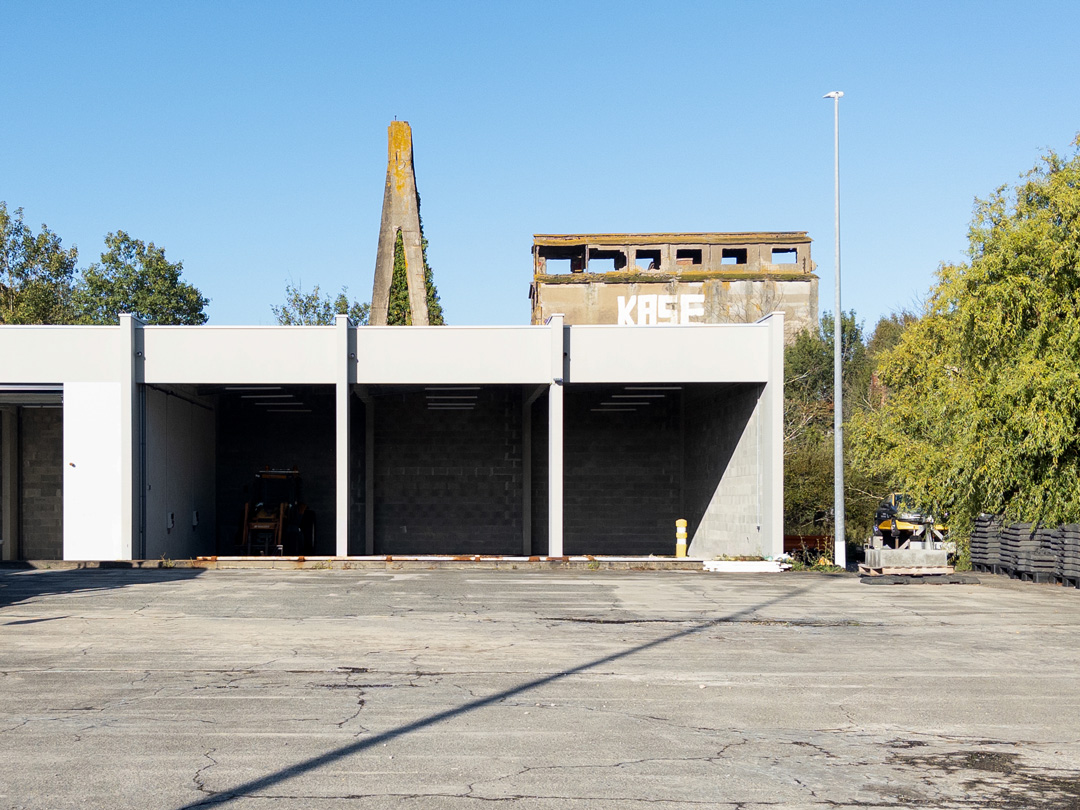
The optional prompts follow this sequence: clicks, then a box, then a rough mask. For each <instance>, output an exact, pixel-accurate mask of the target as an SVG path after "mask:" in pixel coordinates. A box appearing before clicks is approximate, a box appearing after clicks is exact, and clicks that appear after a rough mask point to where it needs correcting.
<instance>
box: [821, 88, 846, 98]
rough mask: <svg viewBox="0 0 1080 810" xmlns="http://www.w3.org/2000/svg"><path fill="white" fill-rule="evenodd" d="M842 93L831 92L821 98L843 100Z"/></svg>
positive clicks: (840, 91)
mask: <svg viewBox="0 0 1080 810" xmlns="http://www.w3.org/2000/svg"><path fill="white" fill-rule="evenodd" d="M843 97H844V92H843V91H842V90H833V91H832V92H831V93H826V94H825V95H823V96H822V98H843Z"/></svg>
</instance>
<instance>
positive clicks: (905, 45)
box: [0, 0, 1080, 327]
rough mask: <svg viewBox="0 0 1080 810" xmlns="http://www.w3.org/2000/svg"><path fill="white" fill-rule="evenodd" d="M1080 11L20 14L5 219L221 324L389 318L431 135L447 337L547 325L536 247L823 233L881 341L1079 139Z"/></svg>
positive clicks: (1, 178)
mask: <svg viewBox="0 0 1080 810" xmlns="http://www.w3.org/2000/svg"><path fill="white" fill-rule="evenodd" d="M1078 31H1080V3H1078V2H1076V0H1071V1H1070V2H1058V3H1052V2H1032V3H1017V2H947V3H937V2H934V3H920V2H855V3H839V2H804V3H785V2H714V3H680V2H668V3H663V4H660V3H656V4H646V3H636V2H613V3H578V2H572V3H561V2H550V0H545V2H542V3H540V2H538V3H507V2H500V3H490V4H485V3H475V2H474V3H451V2H444V3H418V2H393V3H376V2H366V3H365V2H348V3H330V2H304V3H300V2H295V3H274V2H269V1H268V0H266V1H264V2H184V3H147V2H138V3H135V2H129V3H121V2H114V3H108V2H94V3H85V2H70V3H53V2H15V0H9V2H6V3H4V6H3V14H2V17H0V71H2V75H3V77H4V81H3V89H2V91H0V92H2V96H3V105H2V110H3V112H2V113H0V116H2V118H3V121H2V123H0V199H2V200H6V201H7V203H8V205H9V207H11V208H14V207H20V206H21V207H23V208H24V209H25V213H26V218H27V220H28V221H29V222H30V223H31V224H32V225H33V226H34V227H35V228H36V227H37V226H38V225H40V224H41V223H42V222H45V223H47V224H48V225H49V227H50V228H52V229H53V230H55V231H56V232H58V233H59V234H60V235H61V236H62V237H63V239H64V241H65V244H68V245H70V244H76V245H78V247H79V251H80V263H81V264H82V265H84V266H85V265H86V264H88V263H89V262H91V261H94V260H96V259H97V257H98V255H99V254H100V252H101V250H102V237H103V236H104V235H105V234H106V233H107V232H109V231H115V230H118V229H122V230H125V231H127V232H129V233H131V234H132V235H134V236H136V237H138V238H140V239H143V240H146V241H154V242H155V243H157V244H158V245H160V246H162V247H164V248H165V250H166V253H167V255H168V257H169V258H170V259H173V260H182V261H183V263H184V275H185V278H186V279H187V280H189V281H190V282H192V283H194V284H195V285H196V286H198V287H199V288H200V289H201V290H202V291H203V292H204V294H206V295H208V296H209V297H210V299H211V303H210V306H209V314H210V321H211V323H215V324H232V323H237V324H250V323H272V322H273V316H272V314H271V312H270V306H271V304H274V303H280V301H281V300H282V298H283V292H284V287H285V284H286V282H288V281H289V280H292V281H293V282H296V283H301V284H303V286H304V287H305V288H310V287H311V286H312V285H314V284H319V285H320V286H321V287H322V289H323V290H331V291H336V290H337V289H338V288H340V287H341V286H342V285H348V286H349V289H350V292H351V293H352V294H353V295H354V296H355V297H357V298H359V299H360V300H364V301H366V300H369V299H370V297H371V285H372V274H373V269H374V264H375V245H376V239H377V235H378V228H379V214H380V208H381V204H382V193H383V182H384V177H385V171H386V127H387V124H388V123H389V122H390V121H391V120H392V119H393V118H394V117H395V116H396V117H398V118H400V119H403V120H407V121H409V122H410V123H411V124H412V127H413V133H414V141H415V148H416V165H417V175H418V185H419V189H420V194H421V196H422V198H423V214H424V227H425V232H426V234H427V237H428V239H429V242H430V248H429V260H430V262H431V264H432V266H433V268H434V270H435V280H436V283H437V285H438V287H439V292H440V294H441V296H442V300H443V305H444V308H445V311H446V314H447V319H448V321H449V322H451V323H454V324H485V323H494V324H508V323H527V322H528V317H529V308H528V298H527V292H528V286H529V280H530V274H531V265H530V255H529V250H530V246H531V243H532V234H533V233H546V232H555V233H559V232H592V231H615V232H621V231H740V230H806V231H809V232H810V236H811V237H812V238H813V239H814V248H813V255H814V259H815V261H816V262H817V263H818V273H819V275H820V276H821V292H822V295H821V309H822V311H826V310H831V309H832V303H831V301H832V280H833V270H834V262H833V246H832V233H833V230H832V229H833V220H832V216H833V207H832V193H833V187H832V124H833V122H832V102H831V101H826V100H823V99H822V98H821V97H822V95H823V94H824V93H826V92H829V91H830V90H843V91H844V93H845V97H844V99H843V101H842V102H841V110H840V113H841V172H842V178H841V180H842V206H843V212H842V228H843V251H844V252H843V269H844V308H845V309H849V308H854V309H855V310H856V311H857V312H858V314H859V316H860V318H862V319H863V320H865V321H866V323H867V326H868V327H870V326H872V325H873V323H874V322H875V321H876V319H877V317H878V316H879V315H881V314H885V313H888V312H889V311H891V310H893V309H896V308H899V307H905V306H907V307H913V306H917V304H918V302H919V301H920V300H921V298H922V297H923V296H924V295H925V292H926V291H927V289H928V288H929V286H930V284H931V283H932V281H933V274H934V270H935V269H936V267H937V265H938V264H939V263H940V262H942V261H948V262H952V261H960V260H963V258H964V256H965V250H966V245H967V242H966V232H967V226H968V223H969V221H970V218H971V211H972V204H973V200H974V198H975V197H976V196H985V195H987V194H988V193H989V192H991V191H992V190H993V189H994V188H995V187H996V186H998V185H1000V184H1002V183H1009V182H1013V181H1015V180H1016V179H1017V177H1018V176H1019V174H1020V173H1021V172H1023V171H1025V170H1027V169H1029V168H1031V166H1033V165H1034V164H1035V162H1036V160H1037V158H1038V156H1039V154H1040V153H1041V151H1042V150H1043V149H1045V148H1047V147H1051V148H1055V149H1057V150H1059V151H1066V150H1068V149H1069V144H1070V142H1071V140H1072V138H1073V137H1074V136H1075V134H1076V133H1077V131H1080V48H1078V47H1077V32H1078Z"/></svg>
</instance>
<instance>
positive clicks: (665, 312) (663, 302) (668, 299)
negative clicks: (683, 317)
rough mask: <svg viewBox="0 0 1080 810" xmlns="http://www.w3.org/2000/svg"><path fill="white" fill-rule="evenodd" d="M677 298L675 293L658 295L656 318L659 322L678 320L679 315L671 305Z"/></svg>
mask: <svg viewBox="0 0 1080 810" xmlns="http://www.w3.org/2000/svg"><path fill="white" fill-rule="evenodd" d="M677 300H678V299H676V297H675V296H674V295H658V296H656V320H657V321H658V322H661V323H662V322H664V321H666V322H667V323H675V322H676V321H678V315H677V314H676V312H675V310H674V309H672V307H671V305H672V304H674V303H675V302H676V301H677Z"/></svg>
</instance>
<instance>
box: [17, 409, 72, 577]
mask: <svg viewBox="0 0 1080 810" xmlns="http://www.w3.org/2000/svg"><path fill="white" fill-rule="evenodd" d="M19 434H20V437H21V438H20V447H19V467H20V469H19V476H20V484H21V490H22V492H21V504H20V523H21V525H22V537H21V542H20V551H19V556H20V557H22V559H25V560H59V559H63V556H64V459H63V453H64V411H63V409H62V408H20V409H19Z"/></svg>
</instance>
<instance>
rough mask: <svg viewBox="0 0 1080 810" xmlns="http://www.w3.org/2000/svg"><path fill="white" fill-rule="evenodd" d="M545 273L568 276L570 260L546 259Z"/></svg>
mask: <svg viewBox="0 0 1080 810" xmlns="http://www.w3.org/2000/svg"><path fill="white" fill-rule="evenodd" d="M544 267H545V272H547V273H550V274H552V275H559V274H569V273H570V260H569V259H548V260H547V261H546V262H545V263H544Z"/></svg>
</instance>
